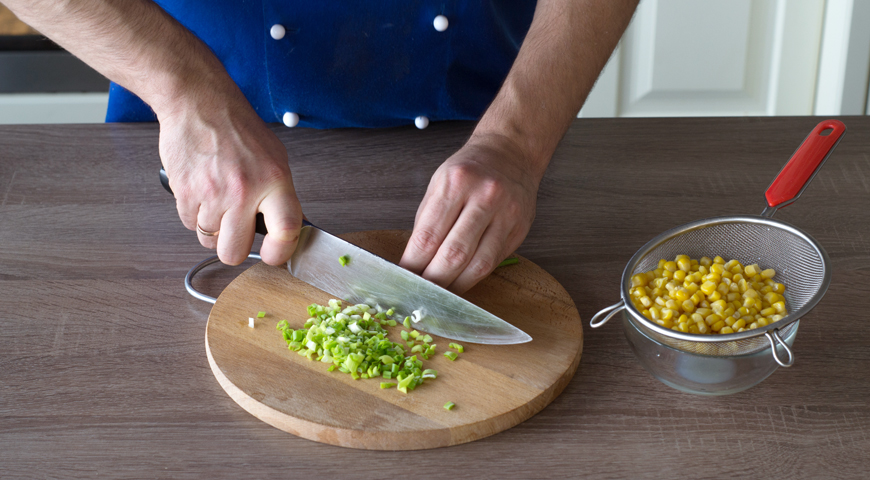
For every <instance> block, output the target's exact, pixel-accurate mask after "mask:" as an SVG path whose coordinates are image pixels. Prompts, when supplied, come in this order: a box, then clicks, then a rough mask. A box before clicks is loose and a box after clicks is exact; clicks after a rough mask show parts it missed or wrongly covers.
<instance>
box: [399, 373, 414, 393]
mask: <svg viewBox="0 0 870 480" xmlns="http://www.w3.org/2000/svg"><path fill="white" fill-rule="evenodd" d="M413 381H414V375H408V376H407V377H405V378H402V379H400V380H399V386H398V390H399V391H400V392H402V393H408V387H410V386H411V382H413ZM411 389H412V390H413V389H414V387H411Z"/></svg>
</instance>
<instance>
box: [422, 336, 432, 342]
mask: <svg viewBox="0 0 870 480" xmlns="http://www.w3.org/2000/svg"><path fill="white" fill-rule="evenodd" d="M420 340H421V341H422V342H423V343H429V342H431V341H432V337H430V336H429V335H425V336H424V337H423V338H421V339H420Z"/></svg>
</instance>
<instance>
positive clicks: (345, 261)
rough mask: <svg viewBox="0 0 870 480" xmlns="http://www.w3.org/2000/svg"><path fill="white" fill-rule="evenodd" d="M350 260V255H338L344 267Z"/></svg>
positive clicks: (339, 261)
mask: <svg viewBox="0 0 870 480" xmlns="http://www.w3.org/2000/svg"><path fill="white" fill-rule="evenodd" d="M348 262H350V257H348V256H347V255H342V256H340V257H338V263H340V264H341V266H342V267H346V266H347V263H348Z"/></svg>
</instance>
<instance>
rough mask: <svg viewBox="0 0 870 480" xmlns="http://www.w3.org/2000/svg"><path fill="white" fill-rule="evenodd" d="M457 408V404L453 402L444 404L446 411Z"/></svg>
mask: <svg viewBox="0 0 870 480" xmlns="http://www.w3.org/2000/svg"><path fill="white" fill-rule="evenodd" d="M455 406H456V404H455V403H453V402H447V403H445V404H444V408H445V409H446V410H453V407H455Z"/></svg>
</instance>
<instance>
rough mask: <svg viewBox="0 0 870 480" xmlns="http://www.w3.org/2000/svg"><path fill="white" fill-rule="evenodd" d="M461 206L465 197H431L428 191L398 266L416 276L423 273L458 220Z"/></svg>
mask: <svg viewBox="0 0 870 480" xmlns="http://www.w3.org/2000/svg"><path fill="white" fill-rule="evenodd" d="M464 203H465V199H464V198H461V199H455V198H454V199H451V198H448V197H446V196H445V195H442V194H440V193H439V194H432V195H430V194H429V193H428V192H427V193H426V196H425V197H424V198H423V201H422V202H421V203H420V208H419V209H418V212H417V218H416V220H415V221H414V231H413V232H411V238H409V239H408V245H407V246H406V247H405V252H404V253H403V254H402V259H401V260H399V266H401V267H403V268H405V269H407V270H410V271H412V272H414V273H416V274H421V273H423V271H424V270H426V268H427V266H428V265H429V263H430V262H431V261H432V259H433V258H435V255H436V254H437V253H438V249H439V248H440V247H441V244H442V243H443V242H444V239H445V238H447V235H448V234H449V233H450V229H451V227H453V224H454V223H455V222H456V220H457V218H459V214H460V212H462V207H463V205H464Z"/></svg>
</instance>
